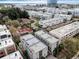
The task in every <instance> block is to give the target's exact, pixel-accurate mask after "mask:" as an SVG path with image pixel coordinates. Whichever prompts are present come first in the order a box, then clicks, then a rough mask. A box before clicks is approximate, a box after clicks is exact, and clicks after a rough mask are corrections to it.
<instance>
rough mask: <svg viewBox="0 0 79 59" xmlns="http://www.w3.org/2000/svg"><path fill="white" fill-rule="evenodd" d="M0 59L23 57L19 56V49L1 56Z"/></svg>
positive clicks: (18, 58)
mask: <svg viewBox="0 0 79 59" xmlns="http://www.w3.org/2000/svg"><path fill="white" fill-rule="evenodd" d="M0 59H23V57H22V56H21V54H20V52H19V51H16V52H14V53H12V54H9V55H7V56H5V57H2V58H0Z"/></svg>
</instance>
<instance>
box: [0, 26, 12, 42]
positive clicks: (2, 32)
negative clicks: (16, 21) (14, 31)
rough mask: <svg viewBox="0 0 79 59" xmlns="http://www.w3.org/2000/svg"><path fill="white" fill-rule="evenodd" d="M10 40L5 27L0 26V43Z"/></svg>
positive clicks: (8, 32)
mask: <svg viewBox="0 0 79 59" xmlns="http://www.w3.org/2000/svg"><path fill="white" fill-rule="evenodd" d="M9 38H11V39H12V35H11V33H10V31H9V30H8V29H7V27H6V25H0V41H2V40H6V39H9Z"/></svg>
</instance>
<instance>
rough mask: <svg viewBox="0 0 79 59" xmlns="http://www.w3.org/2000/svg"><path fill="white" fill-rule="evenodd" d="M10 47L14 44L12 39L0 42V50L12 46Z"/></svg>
mask: <svg viewBox="0 0 79 59" xmlns="http://www.w3.org/2000/svg"><path fill="white" fill-rule="evenodd" d="M12 45H14V42H13V40H12V39H7V40H4V41H0V49H2V48H6V47H9V46H12Z"/></svg>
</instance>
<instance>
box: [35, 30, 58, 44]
mask: <svg viewBox="0 0 79 59" xmlns="http://www.w3.org/2000/svg"><path fill="white" fill-rule="evenodd" d="M35 35H37V36H39V37H40V38H42V40H44V41H46V42H48V43H51V44H53V43H55V42H57V41H58V39H57V38H55V37H53V36H51V35H50V34H48V33H46V32H44V31H43V30H40V31H37V32H35Z"/></svg>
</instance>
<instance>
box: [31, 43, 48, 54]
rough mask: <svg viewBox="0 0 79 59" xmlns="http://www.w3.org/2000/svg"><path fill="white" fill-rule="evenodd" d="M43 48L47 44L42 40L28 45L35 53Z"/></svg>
mask: <svg viewBox="0 0 79 59" xmlns="http://www.w3.org/2000/svg"><path fill="white" fill-rule="evenodd" d="M45 48H47V46H46V45H45V44H43V43H42V42H39V43H38V44H35V45H33V46H31V47H30V49H31V50H32V51H33V52H35V53H37V52H39V51H41V50H43V49H45Z"/></svg>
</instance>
